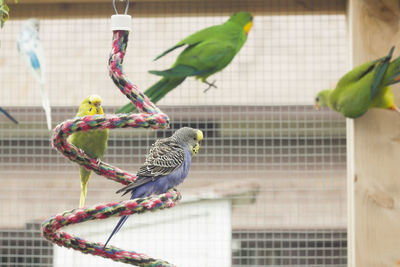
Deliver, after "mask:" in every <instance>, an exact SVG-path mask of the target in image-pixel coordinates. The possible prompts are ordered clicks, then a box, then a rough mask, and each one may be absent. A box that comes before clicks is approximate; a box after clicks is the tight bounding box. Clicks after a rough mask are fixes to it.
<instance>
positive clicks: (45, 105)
mask: <svg viewBox="0 0 400 267" xmlns="http://www.w3.org/2000/svg"><path fill="white" fill-rule="evenodd" d="M40 88H41V91H42V106H43V109H44V112H45V113H46V122H47V129H48V130H49V131H51V129H52V127H51V107H50V100H49V95H48V92H47V89H46V86H45V84H44V83H42V84H41V87H40Z"/></svg>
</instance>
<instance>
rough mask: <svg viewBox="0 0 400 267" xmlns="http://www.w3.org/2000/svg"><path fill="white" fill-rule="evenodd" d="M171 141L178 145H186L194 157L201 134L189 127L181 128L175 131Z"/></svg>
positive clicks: (201, 138) (198, 146)
mask: <svg viewBox="0 0 400 267" xmlns="http://www.w3.org/2000/svg"><path fill="white" fill-rule="evenodd" d="M172 139H174V140H175V141H176V142H178V143H180V144H187V145H188V146H189V149H190V150H191V151H192V155H195V154H197V152H198V150H199V148H200V141H201V140H203V132H202V131H200V130H198V129H193V128H190V127H182V128H180V129H179V130H177V131H175V133H174V134H173V135H172Z"/></svg>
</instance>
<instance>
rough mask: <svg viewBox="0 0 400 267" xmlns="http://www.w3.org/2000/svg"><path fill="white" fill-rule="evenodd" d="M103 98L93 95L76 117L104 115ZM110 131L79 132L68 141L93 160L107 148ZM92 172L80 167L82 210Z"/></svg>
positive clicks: (80, 204) (80, 107)
mask: <svg viewBox="0 0 400 267" xmlns="http://www.w3.org/2000/svg"><path fill="white" fill-rule="evenodd" d="M101 102H102V100H101V98H100V96H98V95H91V96H88V97H86V98H85V99H84V100H83V101H82V103H81V105H80V106H79V110H78V113H77V114H76V117H83V116H86V115H96V114H104V112H103V108H102V107H101ZM107 140H108V129H105V130H100V129H99V130H93V131H87V132H77V133H73V134H71V136H69V137H68V141H69V142H70V143H71V144H73V145H75V146H76V147H78V148H80V149H82V150H83V151H85V153H86V154H87V155H89V156H90V157H92V158H101V157H102V156H103V155H104V152H105V151H106V148H107ZM91 173H92V171H90V170H87V169H86V168H85V167H82V166H81V167H80V177H81V198H80V201H79V207H80V208H82V207H83V206H84V204H85V198H86V193H87V185H88V181H89V177H90V175H91Z"/></svg>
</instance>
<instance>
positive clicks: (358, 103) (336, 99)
mask: <svg viewBox="0 0 400 267" xmlns="http://www.w3.org/2000/svg"><path fill="white" fill-rule="evenodd" d="M393 50H394V47H392V49H391V50H390V52H389V54H388V55H387V56H385V57H383V58H380V59H377V60H375V61H371V62H367V63H364V64H362V65H360V66H358V67H356V68H354V69H353V70H352V71H350V72H348V73H347V74H345V75H344V76H343V77H342V78H341V79H340V80H339V82H338V84H337V86H336V88H335V89H333V90H329V89H328V90H323V91H320V92H319V93H318V94H317V96H316V97H315V107H316V109H318V107H319V106H326V107H329V108H330V109H332V110H335V111H337V112H340V113H342V114H343V115H344V116H345V117H348V118H357V117H360V116H362V115H363V114H364V113H365V112H367V111H368V109H370V108H382V109H389V110H394V111H397V112H400V110H399V108H398V107H397V106H396V105H395V103H394V97H393V93H392V92H391V91H390V87H389V86H390V85H392V84H395V83H397V82H400V57H398V58H396V59H395V60H393V61H391V62H390V60H391V58H392V54H393Z"/></svg>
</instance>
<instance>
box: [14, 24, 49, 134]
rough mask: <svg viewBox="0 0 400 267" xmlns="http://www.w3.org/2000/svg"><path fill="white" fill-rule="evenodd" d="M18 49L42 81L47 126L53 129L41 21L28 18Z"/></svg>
mask: <svg viewBox="0 0 400 267" xmlns="http://www.w3.org/2000/svg"><path fill="white" fill-rule="evenodd" d="M17 49H18V52H19V55H20V57H21V58H22V60H23V62H24V63H25V65H26V66H27V67H28V69H29V70H30V71H31V72H32V73H33V76H34V77H35V79H36V80H37V81H38V82H39V83H40V89H41V94H42V106H43V109H44V111H45V113H46V122H47V128H48V129H49V130H51V108H50V101H49V95H48V91H47V88H46V86H45V84H46V77H45V73H46V69H45V66H46V64H45V59H44V52H43V47H42V43H41V41H40V39H39V21H38V20H37V19H35V18H31V19H28V20H27V21H25V22H24V23H23V24H22V27H21V30H20V32H19V34H18V39H17Z"/></svg>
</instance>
